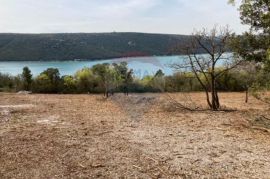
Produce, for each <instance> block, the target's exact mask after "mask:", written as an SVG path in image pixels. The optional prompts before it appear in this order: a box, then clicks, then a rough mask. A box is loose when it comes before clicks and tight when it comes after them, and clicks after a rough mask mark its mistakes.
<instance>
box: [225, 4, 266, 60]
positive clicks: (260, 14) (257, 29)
mask: <svg viewBox="0 0 270 179" xmlns="http://www.w3.org/2000/svg"><path fill="white" fill-rule="evenodd" d="M236 1H237V0H229V2H230V3H235V2H236ZM239 11H240V15H241V17H240V18H241V20H242V23H243V24H246V25H249V26H250V32H246V33H245V34H244V35H243V36H238V42H239V43H238V44H236V45H235V46H234V49H236V51H237V52H242V53H239V54H240V55H242V56H243V53H244V57H247V59H248V60H250V59H251V60H256V61H262V62H266V63H268V64H269V60H270V55H269V51H270V1H269V0H242V1H241V5H240V8H239ZM240 39H242V40H240ZM269 65H270V64H269Z"/></svg>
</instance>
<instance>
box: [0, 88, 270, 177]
mask: <svg viewBox="0 0 270 179" xmlns="http://www.w3.org/2000/svg"><path fill="white" fill-rule="evenodd" d="M170 98H172V99H174V100H177V101H180V102H181V103H183V104H186V105H190V106H192V105H193V104H194V103H196V104H198V105H199V106H200V107H202V108H204V107H205V102H204V94H203V93H192V94H182V93H176V94H170ZM244 98H245V95H244V94H242V93H223V94H221V103H222V105H223V107H224V109H227V110H226V111H220V112H210V111H196V112H190V111H185V110H181V109H177V108H175V107H174V106H173V105H171V103H170V102H169V101H168V99H169V98H168V96H167V94H162V95H160V94H132V95H131V96H129V97H125V96H124V95H122V94H117V95H116V96H114V97H112V98H110V99H108V100H104V99H103V98H102V97H101V96H100V95H18V94H4V93H0V178H27V179H28V178H270V133H269V131H270V130H269V129H270V120H269V119H268V118H269V117H270V109H269V106H268V105H266V104H264V103H262V102H260V101H257V100H255V99H253V98H251V99H250V102H249V103H248V104H245V103H244Z"/></svg>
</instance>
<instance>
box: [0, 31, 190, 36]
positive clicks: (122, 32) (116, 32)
mask: <svg viewBox="0 0 270 179" xmlns="http://www.w3.org/2000/svg"><path fill="white" fill-rule="evenodd" d="M114 33H115V34H157V35H159V34H160V35H185V36H190V35H192V34H177V33H159V32H129V31H121V32H120V31H119V32H118V31H112V32H29V33H28V32H27V33H25V32H0V34H22V35H42V34H114Z"/></svg>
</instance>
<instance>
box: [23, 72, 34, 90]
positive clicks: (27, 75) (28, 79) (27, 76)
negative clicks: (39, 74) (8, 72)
mask: <svg viewBox="0 0 270 179" xmlns="http://www.w3.org/2000/svg"><path fill="white" fill-rule="evenodd" d="M22 80H23V89H24V90H26V91H29V90H30V88H31V84H32V74H31V70H30V69H29V68H28V67H24V68H23V72H22Z"/></svg>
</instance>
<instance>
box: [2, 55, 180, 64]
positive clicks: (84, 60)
mask: <svg viewBox="0 0 270 179" xmlns="http://www.w3.org/2000/svg"><path fill="white" fill-rule="evenodd" d="M175 56H185V55H177V54H175V55H151V56H126V57H109V58H93V59H73V60H72V59H70V60H69V59H67V60H0V63H1V62H69V61H70V62H76V61H78V62H87V61H106V60H113V59H125V58H144V57H145V58H151V57H175Z"/></svg>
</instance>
